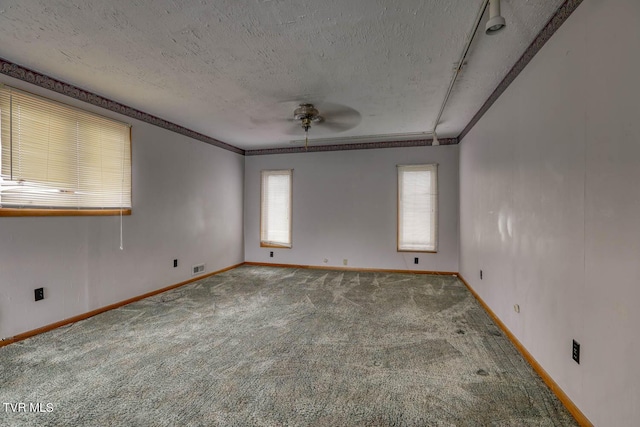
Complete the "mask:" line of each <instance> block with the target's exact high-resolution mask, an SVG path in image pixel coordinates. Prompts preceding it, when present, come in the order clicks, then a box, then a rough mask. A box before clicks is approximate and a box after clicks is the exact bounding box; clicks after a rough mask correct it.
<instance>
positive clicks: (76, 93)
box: [0, 58, 244, 155]
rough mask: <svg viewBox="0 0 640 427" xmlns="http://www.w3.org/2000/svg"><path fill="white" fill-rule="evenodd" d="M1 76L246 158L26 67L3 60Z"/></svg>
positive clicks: (215, 142)
mask: <svg viewBox="0 0 640 427" xmlns="http://www.w3.org/2000/svg"><path fill="white" fill-rule="evenodd" d="M0 73H1V74H6V75H7V76H10V77H13V78H15V79H18V80H22V81H25V82H27V83H31V84H34V85H36V86H40V87H43V88H45V89H49V90H52V91H54V92H58V93H61V94H63V95H66V96H69V97H71V98H74V99H77V100H79V101H83V102H87V103H89V104H92V105H96V106H98V107H101V108H104V109H106V110H109V111H113V112H114V113H118V114H122V115H125V116H127V117H131V118H133V119H136V120H140V121H142V122H146V123H149V124H152V125H154V126H158V127H161V128H163V129H167V130H169V131H171V132H175V133H179V134H180V135H184V136H188V137H189V138H193V139H197V140H198V141H202V142H205V143H207V144H211V145H215V146H216V147H220V148H223V149H225V150H229V151H232V152H234V153H238V154H242V155H244V150H243V149H241V148H238V147H235V146H233V145H230V144H227V143H226V142H222V141H218V140H217V139H214V138H211V137H209V136H206V135H203V134H201V133H199V132H196V131H194V130H191V129H187V128H185V127H182V126H180V125H177V124H175V123H172V122H169V121H167V120H164V119H161V118H159V117H156V116H152V115H151V114H147V113H145V112H143V111H140V110H136V109H135V108H132V107H129V106H126V105H124V104H120V103H119V102H116V101H113V100H111V99H108V98H104V97H102V96H100V95H97V94H95V93H93V92H89V91H87V90H84V89H81V88H79V87H77V86H73V85H71V84H69V83H65V82H63V81H60V80H57V79H54V78H52V77H49V76H47V75H45V74H42V73H39V72H37V71H33V70H31V69H29V68H26V67H23V66H21V65H18V64H14V63H13V62H10V61H7V60H6V59H3V58H0Z"/></svg>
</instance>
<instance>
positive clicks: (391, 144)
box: [244, 138, 458, 156]
mask: <svg viewBox="0 0 640 427" xmlns="http://www.w3.org/2000/svg"><path fill="white" fill-rule="evenodd" d="M438 141H439V142H440V145H455V144H457V143H458V139H457V138H442V139H439V140H438ZM432 142H433V140H432V139H411V140H407V141H380V142H358V143H354V144H333V145H313V141H310V145H309V147H308V148H305V147H285V148H264V149H258V150H246V151H245V152H244V153H245V155H247V156H262V155H265V154H291V153H316V152H321V151H345V150H369V149H375V148H401V147H426V146H430V145H433V144H432Z"/></svg>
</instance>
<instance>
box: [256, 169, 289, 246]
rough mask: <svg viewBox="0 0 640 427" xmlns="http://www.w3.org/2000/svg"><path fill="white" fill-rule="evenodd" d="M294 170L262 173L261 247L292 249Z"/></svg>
mask: <svg viewBox="0 0 640 427" xmlns="http://www.w3.org/2000/svg"><path fill="white" fill-rule="evenodd" d="M291 173H292V170H291V169H287V170H266V171H262V183H261V188H262V190H261V199H260V246H268V247H277V248H290V247H291V188H292V179H291V175H292V174H291Z"/></svg>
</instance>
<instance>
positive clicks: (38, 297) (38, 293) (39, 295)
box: [33, 288, 44, 301]
mask: <svg viewBox="0 0 640 427" xmlns="http://www.w3.org/2000/svg"><path fill="white" fill-rule="evenodd" d="M33 293H34V294H35V298H36V301H40V300H41V299H44V288H38V289H34V290H33Z"/></svg>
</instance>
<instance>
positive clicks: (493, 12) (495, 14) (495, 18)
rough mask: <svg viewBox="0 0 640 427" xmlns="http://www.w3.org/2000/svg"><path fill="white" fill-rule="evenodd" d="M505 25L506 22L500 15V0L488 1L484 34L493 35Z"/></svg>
mask: <svg viewBox="0 0 640 427" xmlns="http://www.w3.org/2000/svg"><path fill="white" fill-rule="evenodd" d="M506 25H507V21H506V20H505V19H504V17H503V16H502V15H500V0H489V20H488V21H487V26H486V33H487V34H488V35H491V34H495V33H497V32H498V31H500V30H502V29H503V28H504V27H505V26H506Z"/></svg>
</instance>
